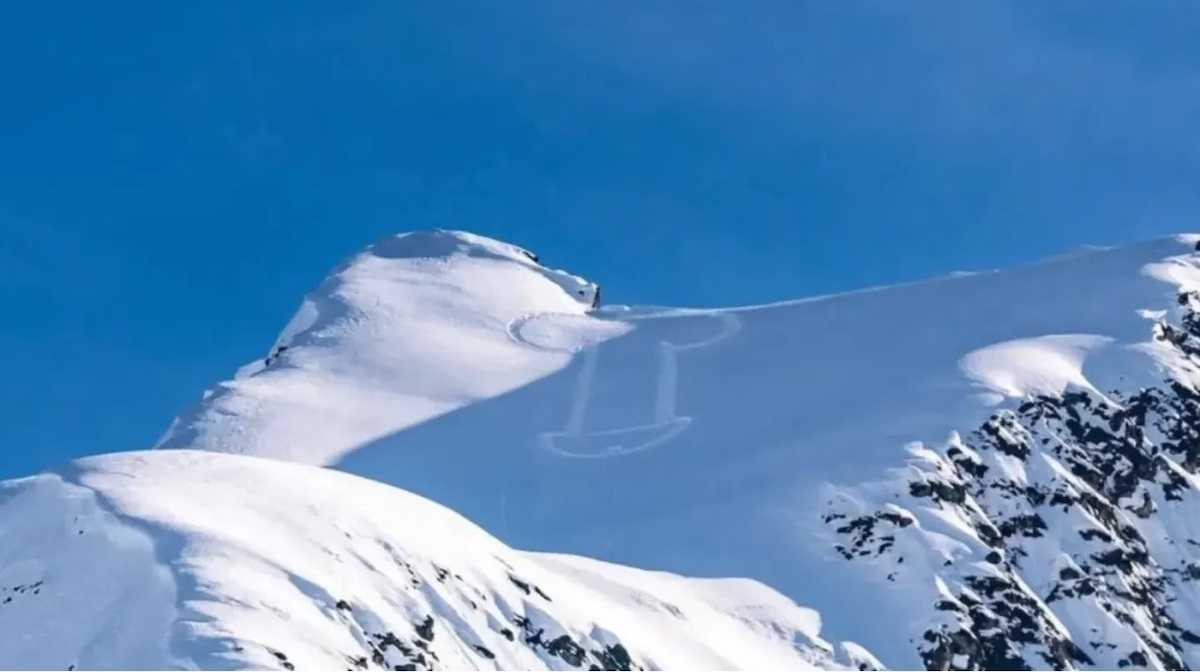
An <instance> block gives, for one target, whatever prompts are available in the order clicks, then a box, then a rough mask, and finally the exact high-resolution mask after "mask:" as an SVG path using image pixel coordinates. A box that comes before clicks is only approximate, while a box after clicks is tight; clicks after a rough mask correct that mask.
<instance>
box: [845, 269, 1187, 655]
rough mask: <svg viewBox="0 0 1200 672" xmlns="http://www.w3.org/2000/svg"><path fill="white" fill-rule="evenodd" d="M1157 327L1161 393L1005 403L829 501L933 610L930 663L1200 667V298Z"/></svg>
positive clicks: (928, 632)
mask: <svg viewBox="0 0 1200 672" xmlns="http://www.w3.org/2000/svg"><path fill="white" fill-rule="evenodd" d="M1178 304H1179V308H1180V310H1177V311H1175V313H1176V315H1177V316H1178V317H1177V318H1176V319H1174V320H1173V321H1172V320H1171V319H1169V318H1167V317H1165V314H1164V316H1163V317H1160V318H1159V319H1158V320H1157V321H1156V322H1155V323H1154V324H1153V327H1152V336H1153V339H1154V340H1153V342H1152V344H1151V345H1149V346H1148V347H1150V348H1154V349H1156V350H1157V355H1158V359H1159V361H1160V362H1167V363H1169V366H1166V367H1164V371H1165V373H1164V376H1163V378H1164V379H1163V380H1162V382H1161V384H1159V385H1157V386H1153V387H1142V388H1139V389H1114V390H1111V391H1109V392H1107V393H1105V394H1100V393H1097V392H1096V391H1093V390H1081V389H1073V390H1069V391H1067V392H1065V393H1063V394H1062V395H1055V396H1051V395H1039V396H1034V397H1032V398H1028V399H1026V400H1025V401H1023V402H1021V403H1019V404H1016V405H1014V406H1013V407H1009V408H1002V409H1000V410H998V411H996V412H995V413H994V414H993V415H992V416H991V417H990V418H988V420H987V421H986V422H984V423H983V424H982V425H981V426H979V427H976V428H974V429H973V430H972V431H969V432H967V433H965V434H961V435H955V436H952V437H951V439H950V441H948V442H947V444H946V445H945V446H944V447H943V448H941V449H937V450H935V449H933V448H930V447H928V446H925V445H914V446H911V447H910V448H909V451H910V453H911V459H910V460H909V462H908V464H907V465H906V466H905V467H904V468H902V469H899V470H897V471H896V472H895V473H894V474H893V476H894V477H893V478H891V479H888V480H886V481H883V482H879V483H874V484H871V485H867V486H862V487H858V488H851V489H839V490H836V491H832V492H831V493H830V496H829V497H828V498H827V502H828V509H827V511H826V512H825V513H824V516H823V520H824V522H825V523H826V524H827V525H828V526H829V527H830V529H831V530H832V532H833V535H834V538H835V539H836V541H835V545H836V549H837V551H838V552H839V553H840V555H841V556H843V557H844V558H845V559H846V560H847V561H849V562H852V563H871V564H873V565H875V566H876V567H878V568H880V570H881V571H882V574H883V576H884V578H885V579H886V580H887V581H888V582H889V583H891V584H893V585H896V586H897V588H896V590H895V591H894V594H895V595H897V596H903V599H913V600H915V603H916V604H917V605H919V606H918V609H919V608H925V609H926V611H927V613H928V614H929V616H928V617H927V618H925V619H924V620H923V621H922V622H920V623H918V624H916V625H915V626H914V630H913V636H912V645H913V646H914V647H915V648H916V649H917V650H918V651H919V653H920V656H921V658H922V660H923V661H924V663H925V665H926V666H927V667H928V668H929V669H940V670H946V669H953V670H971V669H1045V668H1054V669H1077V668H1100V669H1118V668H1120V669H1125V668H1131V669H1137V668H1159V669H1192V668H1195V667H1196V666H1200V649H1198V648H1197V645H1198V644H1200V613H1198V607H1200V591H1198V590H1197V585H1196V581H1197V579H1200V492H1198V490H1197V487H1198V485H1200V478H1198V477H1197V468H1198V467H1200V390H1198V389H1197V387H1196V386H1195V385H1194V384H1193V383H1192V382H1191V375H1190V374H1191V373H1192V372H1194V371H1197V370H1200V297H1198V296H1197V295H1196V294H1194V293H1189V292H1183V293H1180V294H1179V296H1178Z"/></svg>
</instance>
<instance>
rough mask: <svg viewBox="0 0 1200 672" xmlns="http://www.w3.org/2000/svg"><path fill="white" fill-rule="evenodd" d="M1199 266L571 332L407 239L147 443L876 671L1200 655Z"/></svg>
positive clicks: (604, 311) (314, 303)
mask: <svg viewBox="0 0 1200 672" xmlns="http://www.w3.org/2000/svg"><path fill="white" fill-rule="evenodd" d="M1195 245H1196V238H1195V237H1187V236H1183V237H1178V238H1170V239H1164V240H1157V241H1150V242H1147V243H1144V244H1140V245H1134V246H1130V247H1125V248H1117V249H1090V250H1086V251H1083V252H1080V253H1077V254H1072V255H1070V256H1067V257H1060V258H1056V259H1053V260H1050V261H1047V262H1045V263H1042V264H1037V265H1033V266H1028V267H1024V268H1018V269H1013V270H1008V271H998V272H986V273H975V274H969V275H962V274H956V275H955V276H952V277H949V278H945V279H939V280H933V281H928V282H920V283H912V284H907V285H899V286H894V287H887V288H877V289H871V290H865V291H860V292H854V293H850V294H843V295H838V296H830V297H820V298H815V299H807V300H800V301H791V302H784V303H779V304H772V305H764V306H754V307H746V308H736V309H728V310H687V309H673V308H658V307H619V306H618V307H604V308H601V309H599V310H595V311H590V310H589V307H590V305H591V302H592V297H593V296H594V292H595V291H596V288H595V286H594V285H591V284H589V283H587V282H585V281H583V280H580V279H578V278H575V277H573V276H570V275H568V274H564V273H562V272H559V271H552V270H549V269H547V268H544V267H542V266H541V265H539V264H538V263H537V262H536V261H535V260H533V259H532V258H531V257H530V256H529V255H527V254H526V253H523V252H522V251H521V250H519V249H518V248H513V247H511V246H508V245H505V244H502V243H498V242H496V241H491V240H488V239H483V238H479V237H477V236H472V235H470V234H465V233H461V232H452V231H434V232H426V233H418V234H409V235H406V236H397V237H392V238H388V239H385V240H384V241H381V242H379V243H377V244H376V245H375V246H373V247H372V248H369V249H368V250H367V251H366V252H364V253H363V254H361V255H359V256H357V257H355V258H354V259H352V260H350V261H349V262H347V263H346V264H344V265H343V266H342V267H341V268H339V269H338V270H337V271H335V273H334V274H333V275H331V276H330V278H329V279H327V280H326V281H325V282H324V283H323V284H322V285H321V286H320V287H319V288H318V289H317V290H315V291H314V292H313V293H312V294H310V295H309V296H308V297H307V298H306V300H305V304H304V308H302V310H301V311H300V313H299V314H298V315H297V318H296V319H295V320H293V323H292V325H290V326H289V328H288V329H287V331H285V333H284V335H283V336H282V337H281V339H280V342H279V343H277V344H276V346H275V347H274V348H272V350H271V351H270V353H269V354H268V356H267V358H266V359H265V361H263V362H259V363H254V364H252V365H251V366H249V367H248V368H244V369H243V371H242V372H241V375H239V377H237V378H235V379H234V380H231V381H228V382H225V383H221V384H220V385H218V386H217V387H216V388H215V389H214V390H211V391H210V392H209V393H206V398H205V399H204V400H203V401H202V402H201V403H200V404H198V405H197V406H196V407H194V408H193V409H190V410H189V411H187V412H186V413H185V414H184V415H183V416H181V417H180V418H179V419H178V420H177V421H176V422H175V423H174V424H173V425H172V427H171V428H170V429H169V430H168V432H167V434H166V435H165V436H164V437H163V439H162V440H161V441H160V444H159V445H160V447H163V448H197V449H203V450H209V451H217V452H228V453H249V454H255V455H261V456H269V457H278V458H283V459H288V460H295V461H300V462H306V463H310V464H319V465H336V466H337V467H338V468H339V469H341V470H344V471H348V472H353V473H357V474H361V475H364V476H368V477H370V478H373V479H377V480H380V481H383V482H386V483H391V484H394V485H397V486H399V487H401V488H404V489H407V490H410V491H412V492H414V493H417V494H419V495H423V496H425V497H428V498H430V499H432V500H434V501H437V502H440V503H442V504H445V505H447V506H449V507H451V508H453V509H454V510H456V511H458V512H460V513H462V514H463V515H465V516H466V517H467V518H469V519H471V520H472V521H474V522H475V523H477V524H479V525H481V526H482V527H483V528H484V529H487V530H489V531H490V532H492V533H493V534H495V535H497V536H498V537H499V538H500V539H503V540H504V541H505V542H506V543H508V544H511V545H513V546H516V547H520V548H532V549H539V550H546V551H553V552H561V553H571V554H577V555H584V556H590V557H594V558H598V559H601V560H605V561H611V562H619V563H622V564H627V565H633V566H638V567H644V568H648V569H658V570H666V571H671V572H676V573H680V574H686V575H694V576H712V577H719V576H744V577H749V578H752V579H755V580H758V581H761V582H763V583H765V584H767V585H770V586H772V587H773V588H775V589H778V590H780V591H781V592H782V593H783V594H785V595H787V596H788V597H789V598H791V599H793V600H795V601H796V602H797V603H799V604H804V605H808V606H811V607H813V608H815V609H817V610H818V611H819V613H820V614H821V617H822V621H823V624H824V625H823V632H825V633H826V636H827V637H829V638H831V639H837V640H851V641H857V642H860V643H861V644H863V645H864V646H865V647H866V648H867V649H869V650H870V651H872V652H873V653H875V654H876V655H878V656H879V657H880V658H881V659H882V661H883V662H884V663H885V664H887V665H889V666H891V667H902V668H903V667H908V668H911V667H917V666H923V665H927V666H933V667H941V666H948V667H954V668H957V667H973V666H980V665H990V666H995V665H1002V666H1003V665H1009V666H1011V665H1017V664H1020V665H1027V666H1047V665H1049V666H1058V667H1070V666H1076V667H1103V666H1105V665H1108V666H1116V665H1118V663H1119V664H1121V665H1122V666H1127V667H1144V666H1148V667H1155V666H1164V667H1169V666H1171V665H1173V664H1176V663H1178V664H1187V665H1200V655H1198V654H1197V652H1196V651H1194V650H1193V648H1194V646H1195V645H1194V644H1193V643H1192V642H1191V638H1192V637H1196V635H1193V634H1191V633H1193V632H1200V621H1196V619H1195V618H1194V617H1193V615H1192V612H1197V613H1200V611H1198V610H1197V607H1196V605H1198V604H1200V599H1197V596H1196V595H1194V594H1193V593H1194V590H1193V588H1192V585H1191V584H1190V583H1187V582H1184V581H1183V579H1179V577H1184V576H1187V575H1190V574H1189V573H1190V572H1191V571H1192V570H1191V569H1190V567H1192V563H1193V560H1192V554H1191V553H1190V546H1191V544H1192V543H1193V540H1194V539H1195V540H1196V541H1195V542H1194V543H1195V545H1196V546H1198V547H1200V536H1193V534H1192V530H1191V525H1192V524H1191V523H1190V522H1187V521H1190V520H1193V519H1200V509H1198V510H1194V511H1193V510H1192V509H1191V508H1189V507H1191V506H1193V503H1192V495H1191V494H1187V493H1191V492H1192V491H1193V490H1194V487H1195V486H1194V485H1193V481H1194V476H1193V473H1194V471H1195V468H1196V466H1197V464H1200V459H1198V460H1191V458H1190V457H1188V456H1189V455H1190V453H1189V452H1188V451H1190V450H1191V447H1190V446H1191V444H1190V443H1188V441H1190V439H1188V438H1187V437H1188V435H1187V427H1188V426H1190V425H1188V423H1187V422H1183V421H1182V420H1181V418H1183V419H1186V418H1189V417H1191V416H1189V415H1188V414H1189V413H1190V412H1191V411H1190V410H1189V409H1190V408H1191V405H1192V403H1193V401H1194V400H1193V399H1192V397H1191V396H1190V395H1192V393H1193V391H1194V390H1195V389H1196V388H1195V382H1196V380H1200V379H1198V378H1196V377H1195V372H1196V371H1200V359H1197V354H1196V353H1200V348H1197V349H1196V352H1195V353H1193V352H1192V351H1191V350H1189V348H1190V347H1191V346H1190V345H1189V343H1190V341H1189V339H1190V338H1192V329H1191V326H1197V325H1200V320H1196V321H1190V320H1191V315H1192V313H1193V311H1194V306H1195V302H1194V301H1193V299H1192V298H1190V297H1191V296H1192V294H1191V293H1192V292H1195V291H1196V290H1197V289H1200V270H1198V267H1200V259H1198V258H1197V256H1196V254H1195ZM1189 325H1191V326H1189ZM1195 331H1196V333H1197V334H1200V326H1198V327H1197V328H1196V329H1195ZM284 346H286V347H284ZM1144 390H1152V391H1153V392H1152V393H1147V394H1149V395H1150V396H1149V397H1145V398H1143V397H1139V396H1138V395H1139V394H1142V392H1143V391H1144ZM1151 398H1152V401H1153V405H1151V401H1148V399H1151ZM1113 409H1123V410H1120V412H1119V413H1118V412H1117V411H1116V410H1113ZM1134 411H1136V412H1134ZM1197 417H1198V418H1200V415H1197ZM997 437H999V438H997ZM1198 450H1200V449H1198ZM1114 456H1116V457H1114ZM1130 465H1133V466H1130ZM1130 483H1133V485H1130ZM1181 483H1182V485H1181ZM1114 484H1119V485H1114ZM1014 493H1015V494H1014ZM1181 493H1184V494H1181ZM1143 495H1144V496H1145V498H1148V499H1143V498H1142V496H1143ZM1131 497H1132V498H1134V499H1131ZM1145 501H1149V502H1151V504H1148V505H1147V504H1144V502H1145ZM1146 507H1151V508H1153V509H1154V513H1153V514H1152V515H1150V514H1147V516H1145V517H1143V516H1142V515H1141V513H1140V512H1143V511H1146V510H1148V509H1147V508H1146ZM1060 509H1062V510H1061V511H1060ZM1035 521H1037V522H1035ZM1106 539H1107V540H1106ZM1163 540H1166V541H1163ZM1114 553H1116V554H1117V555H1120V557H1121V558H1124V560H1120V561H1114V562H1116V564H1115V565H1113V564H1105V562H1101V560H1097V558H1100V559H1107V560H1112V559H1113V557H1115V556H1113V554H1114ZM1126 556H1128V557H1126ZM1107 560H1106V562H1107ZM1113 567H1116V569H1112V568H1113ZM1195 567H1196V570H1195V571H1196V575H1197V576H1200V564H1196V565H1195ZM1047 568H1059V569H1061V570H1062V571H1060V572H1059V574H1056V575H1051V574H1050V573H1048V572H1049V570H1048V569H1047ZM1067 570H1069V571H1067ZM1056 571H1058V570H1056ZM1077 573H1082V575H1084V576H1085V578H1087V579H1088V580H1089V581H1091V583H1089V584H1088V587H1086V588H1078V587H1075V588H1071V587H1070V586H1068V587H1066V588H1064V585H1066V584H1065V583H1064V582H1077V579H1078V577H1075V578H1069V577H1072V576H1074V574H1077ZM1063 576H1066V577H1068V578H1065V579H1064V578H1063ZM901 577H903V580H900V578H901ZM1101 584H1103V585H1106V586H1108V589H1106V590H1105V591H1101V590H1100V589H1099V587H1098V586H1100V585H1101ZM1143 584H1144V585H1143ZM1177 584H1178V585H1177ZM1071 585H1074V584H1071ZM1130 586H1141V587H1140V588H1137V589H1136V590H1132V589H1131V588H1130ZM1068 593H1069V594H1070V598H1069V599H1068V598H1066V597H1063V596H1064V595H1067V594H1068ZM1101 593H1103V595H1101ZM1105 595H1107V597H1105ZM1131 596H1132V597H1131ZM1167 605H1173V606H1167ZM864 614H870V615H871V618H870V619H864V617H863V615H864ZM1114 614H1121V615H1120V616H1116V615H1114ZM997 632H1001V633H1003V636H997V635H996V633H997ZM1164 633H1165V634H1164ZM1172 633H1174V634H1172ZM1196 639H1197V641H1198V642H1200V637H1196ZM1072 647H1074V648H1072ZM1076 649H1077V650H1076ZM1173 661H1174V662H1173ZM1143 663H1144V664H1143Z"/></svg>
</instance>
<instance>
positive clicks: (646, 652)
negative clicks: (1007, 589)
mask: <svg viewBox="0 0 1200 672" xmlns="http://www.w3.org/2000/svg"><path fill="white" fill-rule="evenodd" d="M0 491H2V492H0V498H2V503H0V534H2V535H3V539H4V544H3V545H0V556H2V558H3V561H2V562H0V602H3V604H2V605H0V633H3V634H0V637H2V641H3V646H0V668H3V669H239V668H240V669H245V668H252V669H264V668H276V669H278V668H280V667H285V666H286V665H284V663H287V664H290V665H292V666H293V667H295V668H297V669H301V670H303V669H328V670H334V669H354V667H355V660H356V659H358V660H359V663H360V664H359V666H360V667H364V669H365V665H367V664H369V663H368V662H367V661H371V662H373V663H375V664H376V665H377V667H376V669H378V666H379V663H382V664H383V666H386V669H392V667H393V666H394V665H404V664H406V663H411V660H412V658H411V655H415V654H419V655H421V656H423V657H424V658H425V663H427V664H428V666H427V667H426V666H418V667H416V668H415V669H506V670H514V669H573V668H572V666H571V665H568V664H567V663H566V662H565V661H564V659H563V657H561V656H555V655H552V653H550V652H547V651H546V650H545V649H544V648H538V647H536V646H527V645H523V644H522V643H521V641H522V639H524V638H526V636H527V634H526V633H525V632H523V631H522V628H521V627H520V626H519V625H518V624H519V623H521V622H522V619H528V622H529V623H530V627H531V628H532V629H534V630H542V631H543V634H542V640H543V641H545V642H550V641H551V640H553V639H555V638H557V637H560V636H562V635H566V636H567V637H570V638H571V640H572V641H574V642H576V643H578V644H579V645H580V646H582V647H583V648H585V649H597V650H602V649H604V648H605V647H606V646H610V645H612V644H615V643H618V642H619V643H621V644H622V645H623V646H624V647H625V648H626V650H627V651H628V652H629V654H630V656H631V658H632V659H633V661H634V662H635V663H636V664H639V665H641V666H643V667H644V668H645V669H714V670H732V669H756V670H763V669H772V670H774V669H839V668H840V667H841V666H840V665H839V663H837V662H836V661H835V660H834V657H835V655H839V654H837V653H836V651H835V649H834V647H832V646H831V645H830V644H828V643H826V642H824V641H823V640H821V639H820V637H819V630H820V619H819V617H818V616H817V614H816V613H815V612H814V611H812V610H810V609H802V608H800V607H797V606H796V605H795V604H793V603H792V602H791V601H790V600H788V599H787V598H785V597H783V596H782V595H780V594H778V593H776V592H775V591H773V590H770V589H769V588H766V587H765V586H762V585H761V584H758V583H756V582H753V581H749V580H744V579H743V580H738V579H730V580H699V579H685V578H683V577H679V576H675V575H671V574H665V573H657V572H647V571H643V570H637V569H630V568H626V567H620V566H615V565H610V564H607V563H604V562H600V561H596V560H589V559H585V558H578V557H572V556H567V555H542V554H537V553H521V552H518V551H514V550H512V549H510V548H508V547H507V546H505V545H504V544H502V543H501V542H499V541H498V540H496V539H495V538H494V537H492V536H491V535H489V534H487V533H486V532H484V531H483V530H481V529H479V528H478V527H476V526H475V525H473V524H471V523H470V522H469V521H467V520H466V519H464V518H463V517H462V516H460V515H458V514H456V513H454V512H453V511H450V510H449V509H447V508H445V507H443V506H440V505H438V504H435V503H433V502H430V501H428V500H425V499H423V498H421V497H418V496H415V495H412V494H409V493H406V492H404V491H401V490H399V489H396V488H393V487H390V486H387V485H383V484H380V483H376V482H373V481H369V480H367V479H363V478H360V477H357V476H353V475H349V474H344V473H339V472H336V471H332V470H328V469H321V468H317V467H311V466H307V465H299V464H289V463H285V462H280V461H276V460H268V459H263V458H257V457H249V456H241V455H228V454H219V453H212V452H201V451H186V450H184V451H146V452H135V453H122V454H115V455H106V456H100V457H95V458H87V459H84V460H81V461H79V462H76V463H74V464H72V465H69V466H68V467H66V468H64V469H61V470H58V471H57V472H54V473H47V474H42V475H39V476H34V477H30V478H25V479H21V480H17V481H10V482H7V483H5V484H4V485H3V486H2V487H0ZM422 626H424V627H425V628H427V629H426V630H425V632H424V634H422V633H421V628H422ZM386 633H391V634H392V635H394V636H395V638H396V640H395V641H399V642H401V643H403V644H404V645H405V646H407V648H408V650H409V653H408V654H405V653H403V652H402V651H401V649H400V648H399V647H397V646H387V645H386V644H384V645H380V642H381V641H384V642H386V641H387V640H386V639H383V637H386ZM505 633H508V634H505ZM514 634H515V640H516V641H515V642H514V641H513V639H514V637H513V635H514ZM372 643H374V644H375V645H376V647H377V648H378V649H379V652H380V655H381V656H382V658H381V659H379V660H374V650H373V649H372V648H371V644H372ZM848 646H849V647H850V648H849V649H848V650H857V647H856V645H853V644H849V645H848ZM843 657H844V656H843ZM846 660H850V659H849V658H846ZM585 665H586V664H585ZM397 669H400V668H397ZM410 669H413V668H410Z"/></svg>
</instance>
